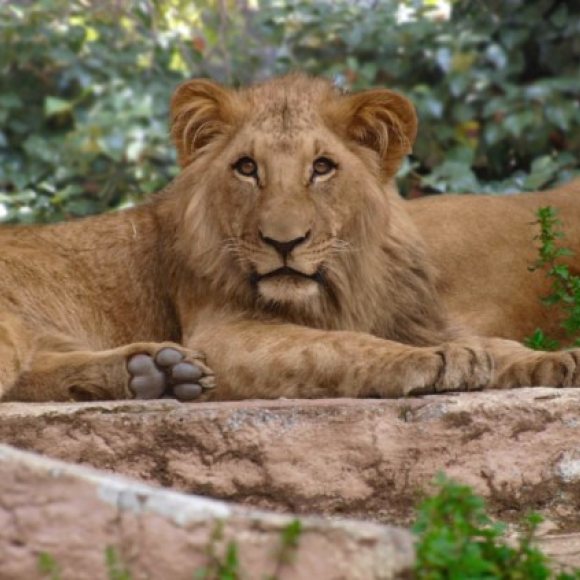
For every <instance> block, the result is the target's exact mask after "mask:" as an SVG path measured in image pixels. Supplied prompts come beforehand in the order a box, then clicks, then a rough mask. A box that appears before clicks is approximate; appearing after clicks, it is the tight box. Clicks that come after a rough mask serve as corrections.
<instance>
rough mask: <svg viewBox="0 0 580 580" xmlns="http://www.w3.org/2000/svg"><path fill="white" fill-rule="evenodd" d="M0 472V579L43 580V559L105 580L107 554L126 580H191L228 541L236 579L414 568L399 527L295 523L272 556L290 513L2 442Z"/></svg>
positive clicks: (360, 574) (390, 574)
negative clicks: (294, 536)
mask: <svg viewBox="0 0 580 580" xmlns="http://www.w3.org/2000/svg"><path fill="white" fill-rule="evenodd" d="M0 473H1V474H2V476H1V477H0V578H1V579H2V580H20V579H22V580H34V579H36V578H42V577H44V578H46V577H47V576H42V575H41V574H40V573H39V571H38V560H39V557H40V554H41V553H45V554H49V555H50V557H51V559H52V560H53V561H54V562H56V563H57V565H58V566H59V568H60V576H59V578H62V580H85V579H87V580H101V579H103V580H104V579H105V578H108V577H109V575H108V574H107V567H106V564H105V561H106V558H105V554H106V551H107V549H109V550H110V549H111V548H112V549H114V553H115V558H116V559H117V561H118V562H119V563H120V564H121V566H122V567H123V568H125V569H128V570H130V572H131V578H132V579H133V580H144V579H151V578H155V579H161V578H168V579H169V578H171V580H181V579H183V580H185V579H187V580H191V578H192V577H193V575H194V573H195V572H196V571H199V570H200V569H202V568H204V567H206V568H207V566H208V565H210V562H211V558H210V556H209V553H210V552H213V553H215V555H216V557H217V558H218V559H222V560H223V554H224V553H225V551H226V546H227V543H228V542H229V541H230V540H233V539H235V542H236V546H237V553H238V558H239V571H240V572H241V574H242V577H243V578H263V577H265V576H266V575H267V574H268V573H269V574H276V577H277V578H278V579H279V580H283V579H292V580H294V579H308V580H310V579H311V578H317V579H318V580H326V579H328V580H330V579H336V580H339V579H340V580H342V579H344V580H347V579H348V580H356V579H360V580H366V579H369V578H385V579H386V578H395V577H400V576H401V575H403V574H405V571H408V570H409V568H410V567H411V566H412V562H413V547H412V538H411V535H410V534H409V532H406V531H405V530H401V529H395V528H389V527H386V526H379V525H376V524H370V523H362V522H352V521H350V522H347V521H341V522H332V521H324V520H322V519H320V518H312V517H311V518H303V519H302V520H301V523H302V532H301V534H300V535H299V537H298V544H297V547H296V548H295V549H292V550H290V551H287V552H286V553H287V556H288V558H280V557H279V552H280V549H281V546H282V539H281V538H282V531H283V529H284V528H285V527H286V526H288V524H289V523H291V522H292V521H293V520H292V518H291V517H288V516H282V515H277V514H271V513H265V512H259V511H255V510H249V509H245V508H241V507H239V506H235V505H232V504H226V503H224V502H219V501H214V500H208V499H206V498H200V497H195V496H187V495H185V494H181V493H176V492H172V491H167V490H161V489H155V488H153V487H150V486H147V485H144V484H141V483H137V482H134V481H131V480H128V479H125V478H121V477H116V476H111V475H107V474H103V473H99V472H96V471H95V470H92V469H87V468H84V467H78V466H72V465H67V464H65V463H63V462H60V461H55V460H51V459H46V458H43V457H40V456H38V455H35V454H31V453H25V452H22V451H18V450H15V449H13V448H10V447H8V446H4V445H0ZM217 536H220V539H218V538H217ZM212 537H213V538H214V539H213V540H212ZM210 577H213V576H210Z"/></svg>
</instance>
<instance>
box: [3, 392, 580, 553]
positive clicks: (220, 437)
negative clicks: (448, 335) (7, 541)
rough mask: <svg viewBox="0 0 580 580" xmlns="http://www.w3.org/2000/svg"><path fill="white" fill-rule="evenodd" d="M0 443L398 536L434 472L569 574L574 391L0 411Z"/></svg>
mask: <svg viewBox="0 0 580 580" xmlns="http://www.w3.org/2000/svg"><path fill="white" fill-rule="evenodd" d="M0 441H3V442H6V443H10V444H12V445H15V446H17V447H20V448H23V449H29V450H35V451H38V452H40V453H43V454H46V455H49V456H52V457H57V458H60V459H64V460H67V461H72V462H75V463H81V464H86V465H92V466H95V467H98V468H100V469H104V470H107V471H111V472H113V471H114V472H118V473H123V474H126V475H130V476H132V477H136V478H138V479H140V480H142V481H146V482H150V483H156V484H160V485H163V486H167V487H172V488H174V489H178V490H182V491H186V492H190V493H196V494H201V495H204V496H210V497H213V498H220V499H227V500H232V501H235V502H239V503H242V504H246V505H249V506H253V507H259V508H262V509H265V508H267V509H274V510H277V511H282V512H295V513H299V514H305V513H319V514H325V515H331V516H348V517H357V518H365V519H373V520H376V521H378V522H383V523H396V524H400V525H407V524H408V523H409V522H410V521H411V519H412V517H413V508H414V506H415V505H416V503H417V500H418V499H419V498H420V497H421V496H422V495H423V494H424V493H425V492H427V491H429V489H430V486H431V482H432V480H433V477H434V476H435V475H436V473H437V472H439V471H445V472H446V473H447V474H448V475H450V476H451V477H454V478H456V479H458V480H460V481H462V482H465V483H468V484H470V485H472V486H473V487H474V488H475V490H476V491H477V492H478V493H480V494H482V495H484V496H485V497H486V498H487V500H488V504H489V507H490V510H491V512H492V513H493V515H495V516H497V517H499V518H501V519H503V520H504V521H508V522H516V521H518V520H519V519H520V518H521V516H522V515H523V514H525V513H527V512H529V511H531V510H535V511H538V512H540V513H542V514H543V515H544V516H545V517H546V522H545V524H544V525H543V532H544V533H546V534H547V536H546V538H545V541H546V545H547V546H548V549H549V551H551V552H552V553H554V554H559V555H561V556H562V560H563V561H566V562H569V563H575V564H577V565H580V541H578V537H577V536H576V535H575V534H576V533H577V532H580V389H565V390H559V389H541V388H540V389H519V390H513V391H495V392H482V393H462V394H457V395H440V396H427V397H423V398H412V399H402V400H346V399H342V400H316V401H284V400H280V401H245V402H242V403H205V404H195V403H193V404H180V403H177V402H173V401H168V400H164V401H152V402H138V403H137V402H126V401H125V402H111V403H87V404H70V405H62V404H61V405H50V404H36V405H30V404H27V405H23V404H17V403H4V404H1V405H0Z"/></svg>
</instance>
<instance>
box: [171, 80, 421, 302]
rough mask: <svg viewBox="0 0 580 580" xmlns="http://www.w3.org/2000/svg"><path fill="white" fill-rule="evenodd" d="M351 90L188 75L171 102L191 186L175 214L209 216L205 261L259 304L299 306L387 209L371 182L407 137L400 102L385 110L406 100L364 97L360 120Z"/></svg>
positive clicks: (315, 294) (324, 286) (314, 296)
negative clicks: (225, 264)
mask: <svg viewBox="0 0 580 580" xmlns="http://www.w3.org/2000/svg"><path fill="white" fill-rule="evenodd" d="M364 94H365V93H361V94H360V95H364ZM360 95H354V96H342V95H340V94H339V93H338V92H337V91H336V90H334V89H333V88H332V87H331V86H330V85H329V84H327V83H326V82H323V81H320V80H318V81H315V80H312V79H307V78H305V77H290V78H286V79H281V80H278V81H274V82H272V83H269V84H265V85H262V86H258V87H255V88H253V89H248V90H246V91H242V92H232V91H226V90H225V89H223V88H221V87H217V86H216V85H213V84H209V83H208V82H207V81H192V82H191V83H189V84H186V85H184V86H183V87H182V88H181V89H180V91H178V93H177V95H176V97H175V98H174V104H173V105H174V106H173V110H174V129H173V134H174V137H175V138H176V142H177V145H178V148H179V151H180V158H181V161H182V164H183V165H184V166H185V171H184V175H185V176H186V177H187V179H188V181H189V180H190V182H191V184H192V187H194V188H195V191H191V192H190V195H191V203H190V205H189V206H188V208H187V209H186V210H185V214H186V215H187V214H188V213H190V214H193V213H194V212H199V211H201V209H200V208H201V207H202V206H203V208H204V209H203V212H206V218H207V219H209V218H210V216H208V215H207V214H208V213H209V214H210V215H211V220H212V223H213V224H214V225H213V226H212V229H213V230H214V231H213V234H214V236H213V240H214V242H213V243H219V244H220V246H221V250H222V251H221V252H217V249H216V252H215V253H216V257H217V256H218V255H220V256H223V257H224V259H228V258H229V261H230V264H229V275H230V276H231V277H232V278H234V277H235V278H236V281H237V284H239V285H241V286H246V287H247V288H248V289H251V290H252V291H253V292H255V293H257V296H258V298H259V299H260V300H261V301H263V302H267V303H271V304H278V305H285V306H289V305H304V304H306V303H308V302H312V301H317V300H318V299H319V298H320V297H321V295H324V294H325V293H326V292H328V291H332V286H333V284H336V283H337V282H339V280H338V279H337V278H340V276H344V265H345V260H346V261H349V260H356V259H357V256H356V254H357V252H359V251H362V249H363V248H364V244H362V243H361V242H362V241H363V240H361V236H362V237H364V236H365V232H364V229H365V226H366V227H368V223H369V220H371V221H372V220H373V219H374V218H375V217H376V216H378V215H379V214H380V215H381V216H382V217H381V219H385V217H386V216H385V207H384V204H385V199H384V197H385V196H384V192H383V191H382V186H383V184H384V181H385V179H389V178H391V177H392V174H393V173H394V170H395V169H396V166H397V165H398V162H399V161H400V159H401V158H402V156H403V155H404V154H405V153H406V152H407V150H408V148H409V143H410V141H411V140H412V138H413V137H414V130H415V129H414V113H413V111H412V108H410V106H407V107H406V108H405V109H404V115H403V116H404V117H405V119H403V120H401V118H400V117H401V115H400V114H399V115H396V114H395V113H394V112H393V111H392V108H393V106H394V105H397V106H400V105H401V104H403V105H406V104H407V102H406V101H405V100H404V99H403V97H400V96H398V95H394V94H393V93H390V92H389V91H380V94H377V93H376V92H372V93H369V94H368V95H369V100H368V102H366V105H367V106H368V107H377V101H379V103H378V105H379V107H381V108H380V112H379V113H377V112H375V113H374V115H375V117H373V118H366V117H365V114H367V113H369V111H366V110H365V109H364V105H365V102H364V99H363V100H360ZM378 97H382V101H381V100H380V99H378ZM385 98H386V102H387V103H388V104H389V107H386V106H385ZM357 99H358V100H357ZM200 101H201V103H200ZM210 104H211V107H212V108H211V109H210ZM200 110H201V112H200ZM409 111H410V112H409ZM369 114H370V113H369ZM345 115H350V117H351V118H350V123H349V119H344V118H343V117H344V116H345ZM377 116H378V117H379V119H378V120H377V119H376V117H377ZM409 119H410V121H409ZM373 120H374V121H373ZM373 122H376V126H373ZM409 127H410V129H409ZM409 133H411V135H409ZM387 151H388V152H389V154H387ZM202 200H203V203H202ZM186 223H187V222H186ZM190 223H191V227H192V228H194V229H195V228H198V229H199V228H201V226H199V225H198V224H199V220H195V219H193V220H191V222H190ZM385 225H386V224H385ZM216 229H217V230H218V232H219V242H218V240H217V237H216V236H215V234H216V231H215V230H216ZM361 230H363V231H361ZM206 237H207V236H206Z"/></svg>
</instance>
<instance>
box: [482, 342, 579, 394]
mask: <svg viewBox="0 0 580 580" xmlns="http://www.w3.org/2000/svg"><path fill="white" fill-rule="evenodd" d="M483 340H484V344H485V347H486V349H487V350H488V351H489V352H490V353H491V354H492V355H493V357H494V361H495V365H496V368H497V371H496V377H495V379H494V382H493V385H492V388H497V389H510V388H516V387H580V349H572V350H563V351H558V352H541V351H535V350H531V349H529V348H526V347H525V346H523V345H521V344H520V343H518V342H515V341H512V340H504V339H496V338H489V339H483Z"/></svg>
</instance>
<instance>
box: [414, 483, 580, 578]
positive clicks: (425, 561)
mask: <svg viewBox="0 0 580 580" xmlns="http://www.w3.org/2000/svg"><path fill="white" fill-rule="evenodd" d="M437 488H438V490H437V493H436V494H434V495H433V496H431V497H429V498H427V499H426V500H425V501H424V502H423V503H422V504H421V506H420V507H419V510H418V516H417V521H416V523H415V526H414V531H415V533H416V534H418V536H419V538H418V543H417V564H416V569H415V573H416V577H417V579H418V580H446V579H449V580H466V579H469V580H496V579H502V580H547V579H550V578H555V579H556V580H573V579H579V578H580V570H578V571H572V572H570V573H565V572H554V571H553V570H551V566H550V562H549V559H548V558H547V557H546V556H545V555H544V554H543V553H542V552H541V551H540V550H538V548H536V547H534V545H533V539H534V533H535V531H536V528H537V526H538V524H539V523H540V522H541V521H542V518H541V517H540V516H538V515H536V514H534V515H530V516H528V517H527V518H526V519H525V520H524V524H523V528H524V529H523V533H522V534H521V535H520V538H519V540H518V542H517V543H514V544H512V543H508V542H507V540H506V538H505V526H504V525H502V524H499V523H495V522H493V521H492V520H491V518H490V517H489V516H488V515H487V513H486V512H485V506H484V502H483V499H482V498H481V497H479V496H477V495H475V494H474V493H473V490H472V489H471V488H470V487H468V486H466V485H461V484H458V483H455V482H453V481H451V480H449V479H447V478H445V477H444V476H439V478H438V480H437Z"/></svg>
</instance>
